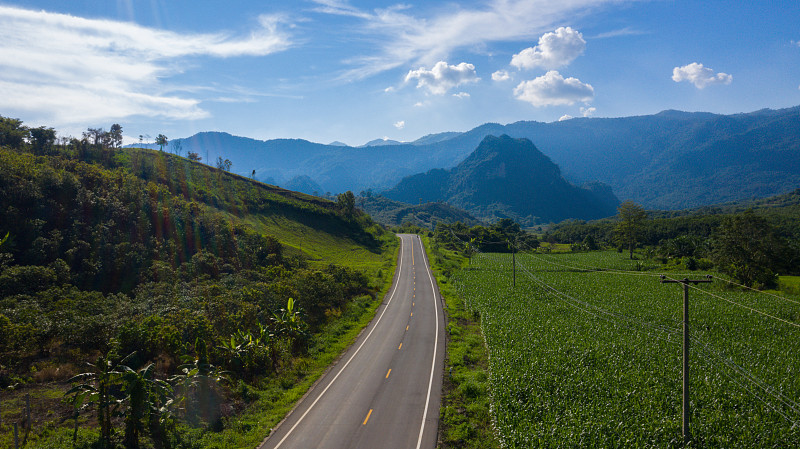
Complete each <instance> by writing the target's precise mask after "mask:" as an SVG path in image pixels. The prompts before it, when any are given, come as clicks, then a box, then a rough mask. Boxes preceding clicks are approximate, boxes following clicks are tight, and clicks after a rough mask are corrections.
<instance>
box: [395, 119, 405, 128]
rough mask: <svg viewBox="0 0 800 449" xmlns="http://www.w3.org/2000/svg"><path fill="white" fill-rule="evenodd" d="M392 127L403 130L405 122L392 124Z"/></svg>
mask: <svg viewBox="0 0 800 449" xmlns="http://www.w3.org/2000/svg"><path fill="white" fill-rule="evenodd" d="M394 127H395V128H397V129H403V128H405V127H406V121H405V120H400V121H399V122H395V123H394Z"/></svg>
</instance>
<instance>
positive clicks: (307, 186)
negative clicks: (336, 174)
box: [282, 175, 325, 196]
mask: <svg viewBox="0 0 800 449" xmlns="http://www.w3.org/2000/svg"><path fill="white" fill-rule="evenodd" d="M282 187H283V188H284V189H288V190H294V191H295V192H302V193H307V194H309V195H317V196H319V195H322V194H324V193H325V191H324V190H322V187H320V185H319V184H317V183H316V182H314V180H313V179H311V178H310V177H309V176H308V175H300V176H295V177H294V178H292V179H290V180H288V181H287V182H286V184H285V185H283V186H282Z"/></svg>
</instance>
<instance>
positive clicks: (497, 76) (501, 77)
mask: <svg viewBox="0 0 800 449" xmlns="http://www.w3.org/2000/svg"><path fill="white" fill-rule="evenodd" d="M510 79H511V75H509V74H508V72H507V71H505V70H498V71H496V72H494V73H492V80H494V81H508V80H510Z"/></svg>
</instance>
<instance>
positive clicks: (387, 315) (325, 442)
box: [261, 234, 445, 449]
mask: <svg viewBox="0 0 800 449" xmlns="http://www.w3.org/2000/svg"><path fill="white" fill-rule="evenodd" d="M400 239H401V245H400V255H399V261H398V264H397V272H396V273H395V279H394V285H393V286H392V289H391V290H390V292H389V294H388V295H387V296H386V297H385V298H384V301H383V304H381V306H380V307H379V308H378V310H377V312H376V314H375V318H374V319H373V320H372V323H370V325H369V326H368V327H367V328H366V329H365V330H364V332H362V333H361V336H360V337H359V338H358V340H357V341H356V342H355V343H354V344H353V345H352V346H351V347H350V349H349V350H348V351H347V352H346V353H345V355H344V356H343V357H342V358H341V359H340V360H339V362H338V363H337V364H336V365H335V366H334V367H333V368H331V370H329V371H328V373H327V374H326V375H325V376H324V377H323V379H322V380H320V381H319V382H317V384H316V385H315V386H314V387H313V389H312V390H311V391H310V392H309V393H308V394H307V395H306V397H305V398H304V399H303V400H302V402H301V403H300V404H298V406H297V407H296V408H295V409H294V410H293V411H292V412H291V413H290V414H289V416H288V417H287V418H286V419H285V420H284V421H283V422H282V423H281V424H280V425H279V426H278V427H277V428H276V429H275V430H274V431H273V432H272V434H271V435H270V436H269V438H267V439H266V440H265V441H264V443H263V444H262V445H261V448H263V449H278V448H281V449H290V448H292V449H313V448H326V449H327V448H331V449H334V448H340V449H362V448H363V449H376V448H383V449H393V448H398V449H400V448H411V449H415V448H416V449H420V448H427V449H432V448H434V447H435V446H436V439H437V428H438V421H439V402H440V392H441V387H442V367H443V363H444V350H445V347H444V315H443V312H442V304H441V302H440V301H439V297H438V294H436V289H435V287H434V280H433V276H432V274H431V272H430V266H429V265H428V261H427V259H426V257H425V253H424V251H423V250H422V242H421V241H420V239H419V237H418V236H416V235H409V234H401V235H400Z"/></svg>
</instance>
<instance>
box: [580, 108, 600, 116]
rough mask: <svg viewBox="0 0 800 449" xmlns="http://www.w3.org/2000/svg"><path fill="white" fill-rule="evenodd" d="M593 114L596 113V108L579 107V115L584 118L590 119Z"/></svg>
mask: <svg viewBox="0 0 800 449" xmlns="http://www.w3.org/2000/svg"><path fill="white" fill-rule="evenodd" d="M595 112H597V108H595V107H590V108H584V107H583V106H581V115H582V116H584V117H591V116H593V115H594V113H595Z"/></svg>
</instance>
